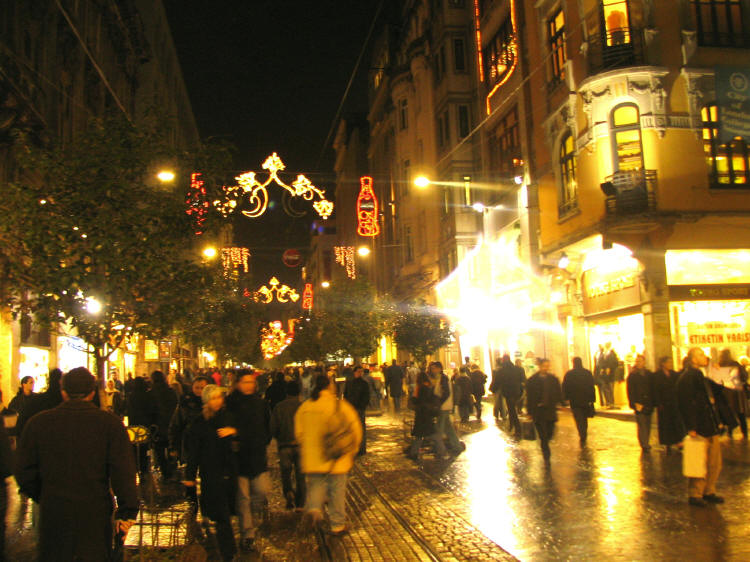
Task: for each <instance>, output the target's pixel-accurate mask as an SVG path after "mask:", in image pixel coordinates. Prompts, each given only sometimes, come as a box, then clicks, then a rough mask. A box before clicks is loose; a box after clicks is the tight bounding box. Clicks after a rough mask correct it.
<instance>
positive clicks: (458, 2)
mask: <svg viewBox="0 0 750 562" xmlns="http://www.w3.org/2000/svg"><path fill="white" fill-rule="evenodd" d="M448 5H449V6H450V7H451V8H463V7H464V6H466V0H449V1H448Z"/></svg>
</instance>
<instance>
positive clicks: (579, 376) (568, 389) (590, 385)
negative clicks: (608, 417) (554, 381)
mask: <svg viewBox="0 0 750 562" xmlns="http://www.w3.org/2000/svg"><path fill="white" fill-rule="evenodd" d="M562 393H563V399H564V400H567V401H568V402H570V409H571V411H572V412H573V418H574V419H575V420H576V428H578V439H579V440H580V443H581V448H583V447H585V446H586V438H587V437H588V430H589V416H590V415H593V414H592V412H593V411H594V402H595V401H596V392H595V391H594V375H593V374H591V371H589V370H588V369H584V368H583V361H582V360H581V358H580V357H573V368H572V369H571V370H570V371H568V372H567V373H565V377H563V383H562Z"/></svg>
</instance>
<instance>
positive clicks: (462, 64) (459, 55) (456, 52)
mask: <svg viewBox="0 0 750 562" xmlns="http://www.w3.org/2000/svg"><path fill="white" fill-rule="evenodd" d="M453 68H454V70H455V71H456V72H466V47H465V45H464V40H463V39H454V40H453Z"/></svg>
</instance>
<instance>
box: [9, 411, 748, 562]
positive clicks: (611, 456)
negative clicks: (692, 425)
mask: <svg viewBox="0 0 750 562" xmlns="http://www.w3.org/2000/svg"><path fill="white" fill-rule="evenodd" d="M605 415H606V413H605ZM631 417H632V416H631ZM560 418H561V420H560V423H559V424H558V433H557V435H556V437H555V438H554V440H553V442H552V463H551V467H550V468H549V469H546V468H545V466H544V463H543V461H542V458H541V455H540V452H539V450H538V443H537V442H529V441H521V442H517V441H515V440H514V439H512V438H511V437H509V436H508V434H507V433H506V432H505V431H503V430H502V429H500V428H498V427H497V426H496V425H495V423H494V420H493V419H492V416H491V415H485V417H484V419H483V422H482V423H478V422H471V423H470V424H468V425H466V426H462V429H464V430H466V431H467V432H466V433H465V434H464V435H463V437H462V438H463V439H464V440H465V441H466V443H467V449H466V452H465V453H463V454H462V455H459V456H458V457H456V458H455V459H454V460H453V461H451V462H444V461H438V460H435V459H433V458H432V457H431V455H430V454H426V455H425V456H424V458H423V459H422V460H421V461H420V462H419V463H416V464H415V463H413V462H412V461H410V460H408V459H406V458H405V457H404V455H403V451H402V449H403V446H404V445H405V443H406V441H405V440H404V433H403V425H402V424H403V422H402V419H401V417H395V416H394V415H392V414H388V413H386V414H384V415H382V416H373V417H368V418H367V426H368V432H369V436H368V439H369V440H370V445H369V451H368V454H367V455H366V456H365V457H363V458H360V459H359V460H358V461H357V469H356V470H355V471H354V472H353V473H352V475H351V481H350V489H349V492H348V497H347V509H348V513H349V517H350V519H351V521H352V527H351V530H350V532H349V534H348V535H346V536H343V537H340V538H339V537H335V538H334V537H326V538H325V539H321V538H320V537H317V536H315V535H314V534H310V533H305V532H302V531H301V529H300V528H299V527H300V521H301V516H300V514H299V513H294V512H290V511H288V510H285V509H284V506H283V497H282V495H281V490H280V486H279V480H278V478H279V476H278V466H277V465H276V464H275V462H274V461H273V460H272V461H271V467H272V468H271V473H272V475H273V476H272V479H273V480H274V482H275V487H274V493H273V494H272V495H271V496H270V498H269V501H270V516H269V521H268V522H267V523H266V524H265V525H264V527H263V529H262V534H261V536H260V538H259V539H258V547H259V552H258V553H254V554H246V555H243V557H242V558H240V559H241V560H257V559H263V560H279V561H280V560H309V559H311V558H310V557H311V553H312V552H314V553H315V554H314V556H316V557H317V556H320V557H321V559H324V560H325V559H329V560H331V559H332V560H352V561H360V560H361V561H370V560H436V559H437V560H514V559H517V560H550V561H551V560H654V558H655V557H657V558H659V559H660V560H686V559H693V560H727V561H729V560H737V561H739V560H747V558H748V556H750V527H749V526H748V521H747V506H748V505H750V482H749V481H748V476H749V474H750V472H749V471H748V467H749V466H750V447H748V442H747V441H745V440H741V439H735V440H733V441H730V440H728V439H726V438H724V439H723V440H722V449H723V453H724V470H723V472H722V476H721V479H720V481H719V489H720V490H721V492H722V493H723V494H724V496H725V497H726V504H724V505H722V506H719V507H717V508H711V509H710V510H699V509H696V508H693V507H690V506H688V505H686V503H685V492H686V484H685V479H684V477H683V476H682V475H681V472H680V468H681V455H680V453H678V452H674V451H673V452H671V453H670V454H666V453H665V452H664V451H663V450H661V448H660V447H654V448H653V449H652V451H651V452H649V453H643V454H642V453H641V450H640V448H639V447H638V443H637V441H636V438H635V424H634V423H633V422H632V420H629V419H628V418H627V416H624V417H619V418H613V417H604V416H598V417H595V418H594V420H593V421H592V422H591V426H590V435H589V440H590V445H589V447H587V448H586V449H585V450H580V449H579V446H578V439H577V435H576V431H575V424H574V423H573V420H572V417H571V416H570V414H569V412H567V411H561V413H560ZM178 488H179V487H178V486H174V485H171V486H169V485H168V486H166V487H164V488H161V490H162V491H163V492H164V493H165V496H166V499H168V500H170V501H172V502H174V504H172V505H169V506H167V505H164V504H163V503H162V512H161V518H162V524H163V525H164V528H163V531H162V533H163V537H162V542H161V543H160V544H161V546H162V552H163V554H162V555H161V556H162V557H160V556H159V555H158V554H157V552H158V549H148V552H149V554H148V555H146V554H143V556H144V559H146V560H162V559H163V560H170V559H177V558H178V557H179V553H180V552H181V551H183V550H184V549H185V546H184V543H185V541H186V535H185V534H184V533H183V534H181V535H180V534H179V533H178V534H177V536H172V531H173V530H172V529H171V528H170V525H169V517H170V513H169V510H170V509H175V508H177V509H179V508H180V505H181V502H183V499H182V498H181V497H180V491H179V489H178ZM394 512H395V513H394ZM173 524H174V523H173ZM9 528H10V529H13V531H12V532H11V533H10V534H9V537H8V556H9V558H8V559H9V560H31V559H32V558H33V557H32V555H31V554H30V553H31V552H33V541H34V539H33V531H32V530H31V528H30V514H29V513H28V511H27V509H26V507H25V506H24V505H23V504H20V503H19V501H18V498H17V496H14V500H13V501H12V502H11V504H10V507H9ZM139 531H140V530H139V528H138V523H136V525H135V526H134V527H133V528H132V530H131V532H130V535H129V538H128V543H130V545H131V546H130V547H126V549H125V556H126V560H127V559H130V560H139V559H140V558H138V556H139V555H138V554H137V552H138V551H137V550H135V547H136V546H137V544H138V540H139ZM170 540H172V541H174V542H175V543H176V544H169V543H170ZM144 542H145V543H147V544H148V543H150V542H151V539H150V537H147V538H146V539H145V541H144ZM201 542H202V543H203V544H206V545H207V547H208V549H209V552H211V548H212V546H211V541H210V540H208V539H206V538H202V539H201ZM169 547H172V548H169ZM213 548H215V547H213ZM656 552H658V553H659V554H658V555H655V554H654V553H656ZM150 556H153V558H151V557H150Z"/></svg>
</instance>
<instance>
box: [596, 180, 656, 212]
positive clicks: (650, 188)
mask: <svg viewBox="0 0 750 562" xmlns="http://www.w3.org/2000/svg"><path fill="white" fill-rule="evenodd" d="M601 188H602V191H603V192H604V194H605V195H606V196H607V198H606V201H605V204H606V212H607V217H618V216H622V215H633V214H637V213H644V212H649V211H654V210H656V170H628V171H622V172H615V173H614V174H612V175H611V176H609V177H608V178H606V181H605V182H604V183H603V184H602V185H601Z"/></svg>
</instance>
